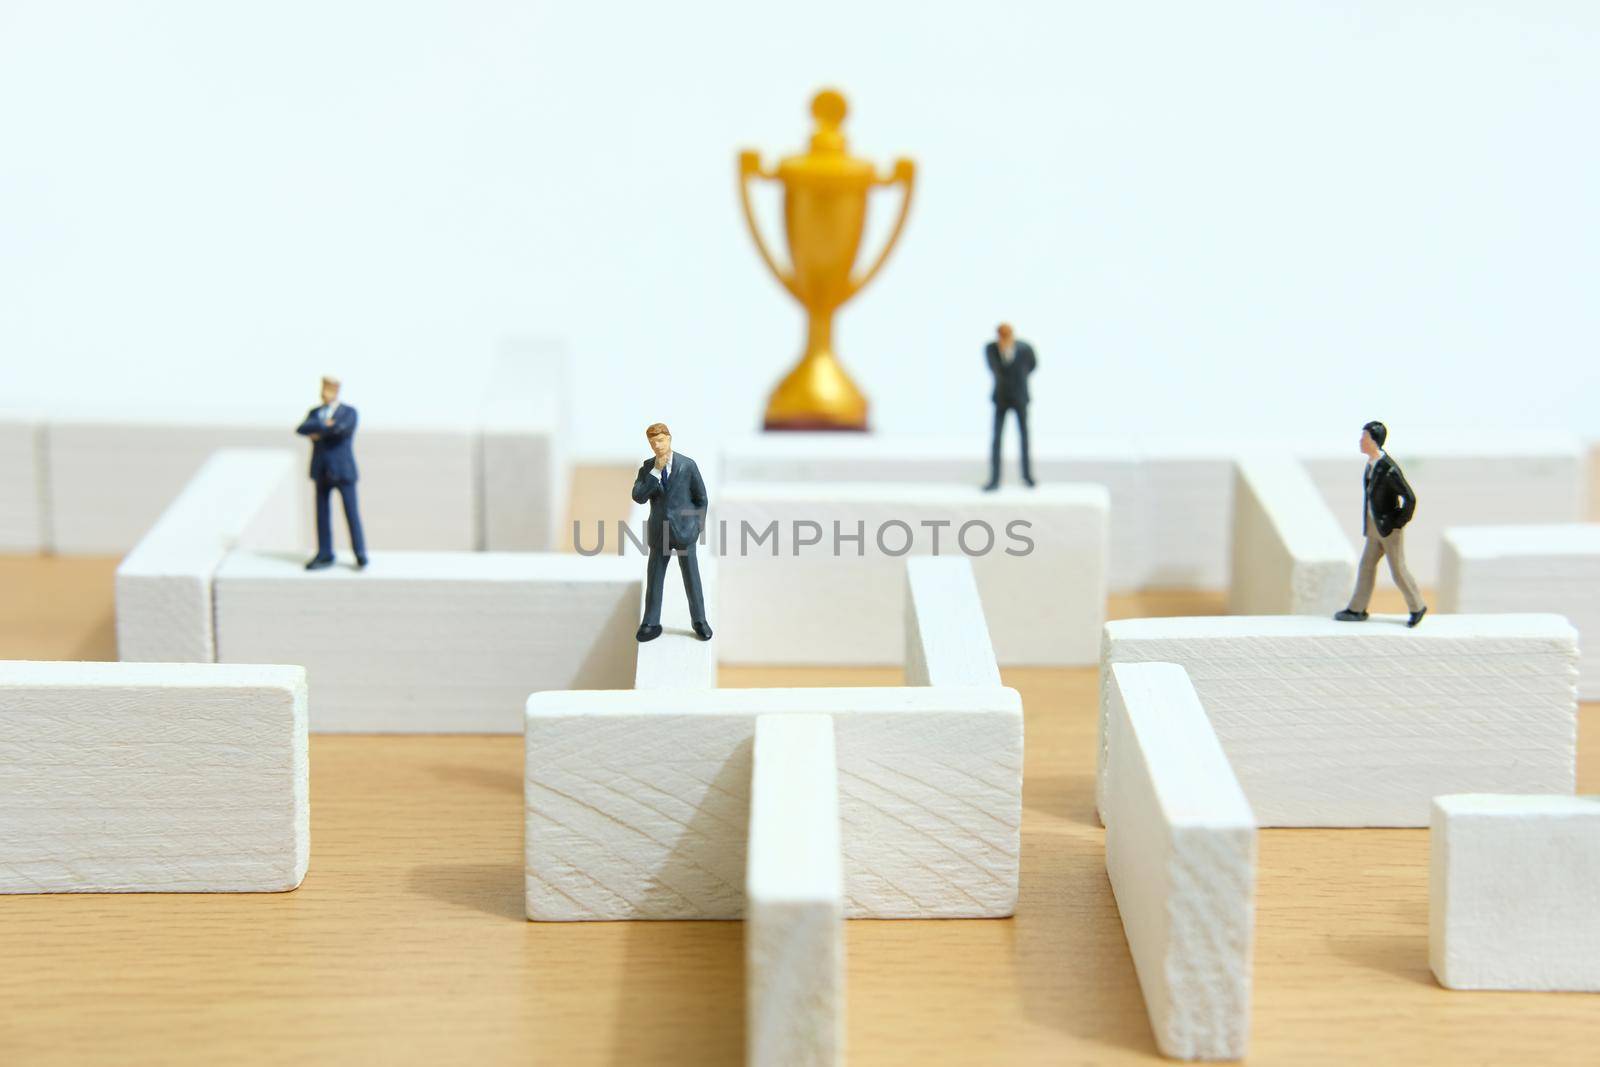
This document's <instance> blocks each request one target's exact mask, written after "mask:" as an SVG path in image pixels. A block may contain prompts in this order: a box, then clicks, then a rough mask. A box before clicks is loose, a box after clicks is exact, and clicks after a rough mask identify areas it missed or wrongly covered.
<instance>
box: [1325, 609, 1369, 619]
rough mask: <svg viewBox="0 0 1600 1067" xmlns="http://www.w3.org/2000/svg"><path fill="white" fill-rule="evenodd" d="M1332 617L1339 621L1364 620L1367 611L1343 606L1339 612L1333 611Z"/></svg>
mask: <svg viewBox="0 0 1600 1067" xmlns="http://www.w3.org/2000/svg"><path fill="white" fill-rule="evenodd" d="M1333 617H1334V618H1335V619H1338V620H1339V621H1340V622H1366V621H1367V613H1366V612H1364V611H1351V610H1350V609H1349V608H1345V609H1344V610H1343V611H1340V612H1335V613H1334V616H1333Z"/></svg>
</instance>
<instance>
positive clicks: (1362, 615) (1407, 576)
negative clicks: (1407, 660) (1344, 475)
mask: <svg viewBox="0 0 1600 1067" xmlns="http://www.w3.org/2000/svg"><path fill="white" fill-rule="evenodd" d="M1388 439H1389V430H1388V427H1386V426H1384V424H1383V423H1381V422H1369V423H1367V424H1366V425H1365V426H1363V427H1361V453H1362V455H1364V456H1366V457H1367V470H1366V473H1365V474H1364V475H1362V478H1361V532H1362V533H1363V534H1365V535H1366V547H1365V548H1364V549H1363V550H1362V552H1361V565H1360V568H1359V569H1358V570H1357V571H1356V591H1355V593H1354V594H1352V595H1351V597H1350V606H1349V607H1347V608H1345V609H1344V610H1343V611H1341V612H1338V613H1337V614H1335V615H1334V618H1335V619H1338V620H1339V621H1340V622H1364V621H1366V618H1367V604H1368V603H1369V602H1371V600H1372V587H1373V585H1374V584H1376V582H1377V580H1378V561H1379V560H1380V559H1384V558H1385V557H1387V558H1388V560H1389V573H1390V574H1392V575H1393V576H1394V584H1395V585H1397V586H1399V587H1400V593H1401V595H1402V596H1404V597H1405V598H1406V610H1407V611H1409V612H1410V613H1411V617H1410V619H1409V620H1408V621H1407V622H1406V625H1407V626H1415V625H1416V624H1417V623H1419V622H1421V621H1422V617H1423V616H1424V615H1426V614H1427V613H1428V605H1426V604H1424V603H1423V602H1422V593H1421V591H1420V590H1418V589H1417V580H1416V579H1415V578H1413V577H1411V569H1410V568H1409V567H1407V566H1406V536H1405V534H1406V532H1405V526H1406V523H1408V522H1410V521H1411V516H1412V515H1414V514H1415V513H1416V510H1417V494H1416V493H1413V492H1412V491H1411V483H1409V482H1407V481H1406V476H1405V475H1404V474H1403V473H1402V472H1401V470H1400V465H1399V464H1398V463H1396V462H1395V461H1394V460H1392V459H1390V458H1389V453H1387V452H1385V451H1384V450H1383V443H1384V442H1385V441H1387V440H1388Z"/></svg>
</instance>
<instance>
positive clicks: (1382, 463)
mask: <svg viewBox="0 0 1600 1067" xmlns="http://www.w3.org/2000/svg"><path fill="white" fill-rule="evenodd" d="M1361 487H1362V490H1363V493H1362V496H1363V499H1364V501H1365V504H1366V508H1365V509H1364V510H1363V511H1362V512H1361V532H1362V533H1363V534H1365V533H1366V532H1367V516H1368V515H1371V516H1372V518H1373V519H1375V520H1377V524H1378V536H1379V537H1388V536H1389V535H1390V534H1391V533H1393V532H1394V531H1396V530H1399V529H1402V528H1403V527H1404V526H1405V524H1406V523H1408V522H1410V521H1411V516H1412V515H1414V514H1416V510H1417V494H1415V493H1413V492H1412V491H1411V483H1409V482H1407V481H1406V476H1405V475H1404V474H1403V473H1401V470H1400V465H1399V464H1398V463H1396V462H1395V461H1394V460H1392V459H1390V458H1389V455H1388V453H1384V454H1383V455H1381V456H1379V457H1378V460H1377V462H1376V463H1374V464H1373V465H1372V469H1371V470H1369V471H1366V472H1365V473H1363V474H1362V476H1361Z"/></svg>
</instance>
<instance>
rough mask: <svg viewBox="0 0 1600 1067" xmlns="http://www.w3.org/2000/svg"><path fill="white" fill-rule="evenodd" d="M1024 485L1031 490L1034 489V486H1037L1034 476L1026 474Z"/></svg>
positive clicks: (1023, 478) (1023, 480)
mask: <svg viewBox="0 0 1600 1067" xmlns="http://www.w3.org/2000/svg"><path fill="white" fill-rule="evenodd" d="M1022 484H1023V485H1025V486H1027V487H1028V488H1029V489H1032V488H1033V487H1034V485H1035V484H1037V483H1035V482H1034V480H1033V475H1031V474H1024V475H1023V476H1022Z"/></svg>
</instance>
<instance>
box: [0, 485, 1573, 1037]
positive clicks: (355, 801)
mask: <svg viewBox="0 0 1600 1067" xmlns="http://www.w3.org/2000/svg"><path fill="white" fill-rule="evenodd" d="M604 473H605V477H603V478H602V477H598V476H597V475H596V472H593V471H591V472H588V475H589V476H588V479H587V481H585V482H580V486H579V490H578V492H577V494H576V496H575V501H576V503H575V509H576V511H577V512H578V513H579V514H585V513H588V514H593V513H594V512H593V511H588V512H586V507H587V505H586V503H585V502H586V500H589V499H590V498H591V496H592V498H593V499H595V500H600V499H610V497H609V496H607V497H600V496H599V495H598V492H599V491H604V492H606V493H610V492H611V490H612V484H611V483H612V480H613V479H614V478H617V477H626V476H627V475H626V472H623V473H622V474H621V475H617V474H616V473H615V472H604ZM593 487H598V490H596V489H594V488H593ZM623 491H625V486H624V490H623ZM594 506H596V507H603V506H605V505H603V504H596V505H594ZM114 568H115V561H113V560H101V559H54V558H45V557H37V558H35V557H29V558H17V557H11V558H0V658H9V659H28V658H33V659H109V658H113V656H114V653H115V642H114V635H113V631H112V624H111V619H112V615H111V612H112V583H111V579H112V572H113V570H114ZM1385 595H1386V596H1387V597H1388V599H1387V600H1385V601H1382V602H1381V603H1380V605H1379V606H1380V608H1382V609H1384V610H1395V608H1396V604H1397V602H1396V600H1395V599H1394V596H1393V591H1392V590H1386V591H1385ZM1221 610H1222V606H1221V597H1220V596H1213V595H1205V594H1169V595H1147V596H1141V597H1137V598H1123V599H1119V600H1117V601H1115V602H1114V603H1113V605H1112V613H1113V614H1114V615H1116V616H1120V617H1127V616H1135V615H1152V614H1168V615H1170V614H1213V613H1217V612H1220V611H1221ZM1004 675H1005V681H1006V683H1007V684H1008V685H1011V686H1014V687H1016V689H1017V690H1018V691H1019V692H1020V693H1021V694H1022V698H1023V703H1024V706H1025V708H1026V716H1027V756H1026V770H1025V779H1024V781H1025V785H1024V790H1023V824H1022V841H1023V851H1022V891H1021V901H1020V904H1019V905H1018V910H1017V915H1016V917H1015V918H1013V919H1007V920H970V921H960V920H951V921H916V922H886V921H865V920H863V921H855V922H851V923H849V924H848V944H849V973H848V983H849V987H848V997H849V1009H848V1010H849V1018H848V1031H849V1038H848V1052H849V1058H850V1059H851V1060H852V1061H853V1062H854V1063H856V1064H918V1065H924V1064H942V1063H960V1064H1031V1063H1041V1064H1043V1063H1049V1064H1061V1063H1122V1062H1135V1061H1153V1060H1158V1059H1159V1057H1157V1056H1156V1053H1155V1047H1154V1044H1153V1043H1152V1040H1151V1037H1150V1030H1149V1026H1148V1024H1147V1022H1146V1019H1145V1013H1144V1004H1143V1001H1142V999H1141V997H1140V993H1139V988H1138V984H1137V981H1136V979H1135V977H1134V972H1133V965H1132V963H1131V961H1130V959H1129V956H1128V949H1127V944H1126V942H1125V941H1124V939H1123V934H1122V928H1121V924H1120V921H1119V919H1118V916H1117V910H1116V905H1115V903H1114V902H1113V900H1112V897H1111V888H1110V885H1109V883H1108V882H1107V880H1106V874H1105V866H1104V856H1103V848H1102V831H1101V830H1100V828H1099V827H1098V825H1097V824H1096V822H1095V817H1094V808H1093V792H1094V788H1093V787H1094V763H1095V760H1094V740H1095V708H1096V672H1095V671H1094V670H1093V669H1092V668H1087V669H1081V670H1008V671H1005V672H1004ZM899 681H900V672H899V671H898V670H864V669H756V668H739V669H729V668H724V669H723V670H722V672H721V683H722V684H723V685H724V686H772V685H873V684H882V685H893V684H897V683H898V682H899ZM1583 715H1584V722H1583V727H1584V728H1583V729H1582V730H1581V731H1580V759H1579V766H1580V775H1579V777H1580V786H1581V787H1582V788H1584V789H1586V790H1589V791H1595V790H1597V789H1600V773H1597V772H1600V744H1597V741H1596V734H1597V731H1600V720H1597V718H1596V716H1597V715H1600V706H1596V705H1590V706H1587V707H1586V708H1585V709H1584V713H1583ZM311 766H312V784H311V802H312V858H311V870H310V873H309V874H308V875H307V877H306V881H305V884H304V885H303V886H302V887H301V888H300V889H299V890H297V891H295V892H293V893H285V894H276V895H237V896H233V895H207V896H161V895H130V896H122V895H102V896H82V895H61V896H13V897H0V1064H5V1065H20V1064H34V1063H112V1062H115V1063H164V1064H165V1063H207V1064H212V1063H274V1064H281V1063H284V1062H296V1063H362V1064H387V1063H410V1062H418V1063H420V1062H429V1063H474V1064H478V1063H501V1062H504V1063H524V1064H525V1063H530V1062H531V1063H551V1064H591V1063H597V1064H634V1063H639V1064H656V1063H666V1064H678V1063H681V1064H724V1063H737V1062H739V1061H740V1059H741V1054H742V1048H743V1039H744V1015H743V1012H744V976H743V955H742V953H743V944H742V928H741V926H740V924H738V923H703V922H686V923H574V924H560V923H551V924H535V923H529V922H527V921H525V920H524V919H523V916H522V749H521V738H520V737H425V736H415V737H360V736H338V735H329V736H316V735H314V736H313V737H312V739H311ZM1427 861H1428V838H1427V831H1425V830H1264V831H1262V833H1261V842H1260V863H1261V869H1260V881H1259V895H1258V900H1257V915H1256V957H1255V1012H1254V1021H1253V1026H1252V1030H1251V1056H1250V1062H1252V1063H1328V1064H1351V1063H1361V1062H1366V1063H1419V1064H1462V1063H1486V1064H1487V1063H1495V1064H1503V1063H1540V1064H1562V1063H1571V1064H1594V1063H1596V1062H1600V996H1585V995H1581V994H1538V993H1455V992H1449V991H1446V990H1444V989H1442V988H1440V987H1439V986H1438V985H1437V984H1436V983H1435V982H1434V980H1433V977H1432V974H1431V973H1430V971H1429V970H1428V958H1427V952H1428V887H1427Z"/></svg>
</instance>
